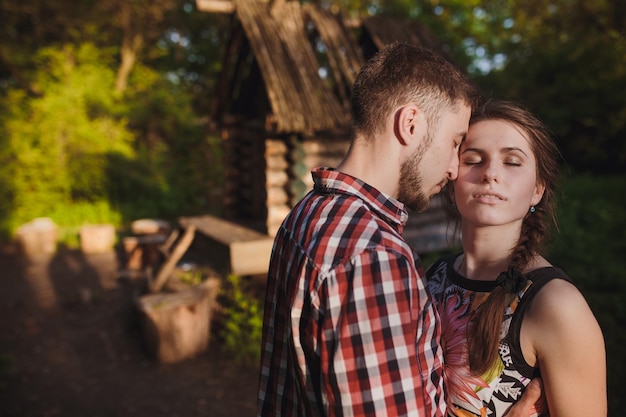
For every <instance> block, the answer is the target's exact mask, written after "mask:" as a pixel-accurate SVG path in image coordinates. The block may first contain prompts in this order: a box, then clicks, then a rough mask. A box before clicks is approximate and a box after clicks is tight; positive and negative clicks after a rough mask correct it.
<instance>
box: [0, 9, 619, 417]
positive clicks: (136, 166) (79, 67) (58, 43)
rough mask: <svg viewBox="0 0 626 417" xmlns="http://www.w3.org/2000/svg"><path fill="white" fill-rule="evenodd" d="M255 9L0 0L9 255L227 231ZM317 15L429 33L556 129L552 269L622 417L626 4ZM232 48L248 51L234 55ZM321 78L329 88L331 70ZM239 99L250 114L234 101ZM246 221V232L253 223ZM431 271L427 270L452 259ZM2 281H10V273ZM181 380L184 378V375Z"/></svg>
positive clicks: (246, 341) (1, 353)
mask: <svg viewBox="0 0 626 417" xmlns="http://www.w3.org/2000/svg"><path fill="white" fill-rule="evenodd" d="M249 1H250V0H247V1H240V0H238V1H235V2H229V1H226V0H214V1H210V0H199V1H198V2H197V3H196V2H194V1H186V0H153V1H143V0H109V1H106V2H103V1H94V0H85V1H79V2H76V1H68V0H45V1H44V0H20V1H14V0H1V1H0V22H1V23H0V196H1V198H0V242H1V243H2V244H10V243H11V242H12V241H14V239H15V236H16V233H17V231H18V230H19V228H20V227H21V226H23V225H24V224H26V223H28V222H31V221H32V220H33V219H37V218H42V217H44V218H49V219H51V220H52V221H53V222H54V223H55V225H56V226H58V230H59V235H58V242H59V244H60V245H63V246H64V247H66V248H70V249H71V248H75V247H78V245H79V238H78V230H79V229H80V227H81V226H83V225H85V224H113V225H114V226H115V227H116V228H117V229H118V230H123V229H124V228H126V227H128V225H129V224H130V223H131V222H132V221H133V220H136V219H141V218H159V219H166V220H172V219H176V218H178V217H179V216H194V215H200V214H211V215H214V216H217V217H228V216H229V213H230V210H231V208H230V207H229V206H228V204H227V203H225V201H226V200H225V198H224V197H225V196H227V195H228V193H229V192H230V191H229V190H225V186H224V184H225V179H228V178H229V175H231V173H229V171H230V170H232V168H233V167H237V166H239V165H238V164H240V161H235V162H233V161H232V160H229V158H228V157H226V156H227V152H226V151H225V148H224V143H225V142H226V141H227V139H228V138H227V137H225V136H224V134H223V130H220V124H221V123H223V122H224V114H225V113H224V106H225V104H224V103H227V104H228V105H230V106H231V107H230V109H233V108H236V107H237V106H240V107H241V105H242V103H244V104H247V105H249V106H250V108H252V109H253V110H254V109H256V111H257V112H258V111H265V110H267V108H268V104H267V103H265V102H257V101H258V97H259V96H258V95H251V96H248V98H247V101H246V96H245V95H243V96H242V94H241V91H240V89H241V88H243V87H242V86H246V84H245V79H246V77H249V78H248V79H252V77H253V75H254V73H255V71H256V75H257V76H258V72H259V71H258V67H256V66H254V65H252V66H251V68H252V69H251V70H250V72H249V73H247V75H246V74H243V75H240V78H241V79H243V80H244V81H241V82H239V84H236V83H234V84H228V88H227V87H226V86H225V84H224V80H225V78H224V72H225V71H226V70H228V69H229V68H241V67H243V66H245V65H248V66H250V65H251V64H250V60H252V59H253V58H251V56H252V55H250V54H244V53H241V50H242V49H245V45H244V47H241V45H242V44H241V41H239V43H237V42H234V41H233V37H234V36H235V35H237V34H238V33H240V28H239V26H238V25H239V23H238V20H237V13H236V10H237V8H238V7H239V8H240V9H241V10H243V7H244V4H247V2H249ZM282 3H285V2H284V1H279V0H273V1H272V2H269V3H262V4H264V5H266V6H267V7H270V6H275V5H280V4H282ZM287 3H289V2H287ZM306 4H313V5H315V6H317V7H319V8H320V9H321V10H324V11H325V12H327V13H329V14H331V15H333V16H341V19H342V21H343V22H344V23H345V27H347V28H348V32H350V31H351V33H352V34H353V35H354V36H355V39H360V36H361V35H362V34H361V33H360V32H359V31H362V30H363V29H360V26H359V25H358V24H354V23H353V22H355V21H357V22H358V21H359V20H360V19H365V18H372V17H376V16H385V17H401V18H402V19H409V21H412V22H416V24H419V25H420V27H423V28H425V30H428V32H429V33H430V35H431V36H432V39H436V45H437V48H438V49H439V50H440V51H441V52H442V53H444V54H445V55H446V56H448V57H449V58H450V59H451V60H452V61H453V62H455V63H456V64H457V65H459V66H460V67H462V68H463V69H464V70H466V71H467V73H468V74H469V75H470V76H471V78H472V79H473V80H474V81H475V82H476V84H477V85H479V86H480V88H481V89H482V91H483V92H484V93H485V94H487V95H492V96H498V97H503V98H509V99H513V100H516V101H518V102H520V103H522V104H524V105H525V106H526V107H528V108H530V109H531V110H532V111H533V112H534V113H535V114H536V115H537V116H539V117H540V118H541V119H542V120H543V121H544V122H545V123H546V124H547V125H548V126H549V127H550V128H551V129H552V131H553V133H554V135H555V138H556V140H557V143H558V145H559V148H560V150H561V152H562V154H563V167H562V168H563V182H562V185H561V188H560V196H559V211H558V220H559V233H558V235H557V236H556V238H555V239H554V242H553V243H551V245H550V247H549V251H548V258H549V259H550V260H551V261H552V262H553V263H554V264H557V265H559V266H561V267H562V268H563V269H564V270H566V271H567V272H568V273H569V274H570V275H571V276H572V278H573V279H574V281H575V282H576V283H577V285H578V286H579V288H580V289H581V290H582V291H583V293H584V294H585V296H586V297H587V299H588V301H589V303H590V305H591V307H592V309H593V311H594V313H595V314H596V316H597V318H598V320H599V322H600V324H601V326H602V329H603V331H604V334H605V339H606V344H607V360H608V378H609V414H610V415H614V414H616V413H618V410H622V409H624V408H625V407H626V403H625V399H624V397H623V395H622V392H623V388H620V387H621V386H622V381H623V380H624V379H625V378H626V361H625V359H624V356H623V354H622V352H623V349H622V348H623V346H624V345H626V303H624V301H623V300H624V299H625V297H626V261H625V258H624V255H623V254H624V253H625V252H626V238H625V232H624V231H625V230H626V212H625V209H624V205H623V201H624V197H623V194H624V192H626V95H625V94H624V91H626V2H624V1H612V0H581V1H576V2H572V1H569V0H523V1H522V0H493V1H484V0H481V1H478V0H440V1H439V0H380V1H367V0H345V1H318V2H302V5H303V6H304V5H306ZM238 28H239V29H238ZM233 45H240V46H239V48H240V49H238V51H239V52H238V53H236V54H235V53H233V49H232V48H233ZM314 46H315V48H316V51H317V52H318V53H319V55H320V56H323V55H324V52H325V51H326V50H327V47H326V46H325V45H324V44H323V42H320V41H319V40H316V42H314ZM229 48H230V49H229ZM317 73H318V74H319V77H320V78H321V79H326V78H327V77H330V75H328V74H329V68H328V67H325V66H324V65H322V66H320V67H319V68H318V69H317ZM266 82H267V80H266ZM231 87H232V89H229V88H231ZM246 87H247V88H249V87H250V86H246ZM260 88H261V87H260ZM267 89H268V91H269V92H271V91H270V88H269V87H267ZM295 93H297V91H296V92H295ZM235 96H237V97H239V101H238V102H237V103H229V101H228V99H229V97H235ZM218 99H219V100H218ZM231 101H232V100H231ZM259 109H260V110H259ZM270 119H271V118H270ZM270 119H267V120H265V123H266V124H267V123H270V124H271V123H272V120H270ZM279 122H280V121H279ZM295 140H296V141H297V140H298V138H297V137H296V138H295ZM242 160H245V158H243V159H242ZM301 186H302V185H301ZM301 191H302V190H301ZM292 197H293V196H292ZM241 213H243V214H241ZM241 213H239V214H240V216H239V217H243V219H242V220H244V221H245V220H246V219H245V217H246V212H245V211H243V212H241ZM267 215H268V213H265V214H264V217H267ZM249 216H251V217H254V213H252V214H249ZM252 220H256V219H254V218H253V219H252ZM262 231H267V230H262ZM423 255H424V259H425V263H426V264H428V262H432V261H433V260H434V259H435V258H436V256H437V255H439V253H438V252H433V251H424V253H423ZM7 256H8V257H12V256H13V254H12V252H9V253H8V255H7ZM7 259H8V258H7ZM7 262H9V261H7ZM3 279H5V280H6V279H7V278H6V273H5V276H3V272H2V271H0V280H3ZM238 296H241V294H239V295H238ZM8 297H9V295H8V294H7V293H6V292H4V293H0V299H1V300H2V302H3V304H2V305H3V306H5V307H6V306H9V307H7V308H6V311H4V313H6V314H9V315H10V314H12V312H14V304H11V303H12V301H11V300H8V299H7V298H8ZM245 297H247V298H246V299H245V300H244V299H238V300H239V301H238V302H239V303H240V305H241V306H243V307H242V309H243V310H242V311H244V312H245V314H246V315H245V317H243V318H242V316H238V317H235V318H233V321H232V323H230V324H232V325H233V326H234V327H237V326H238V325H241V326H244V325H245V326H252V328H254V329H255V330H254V331H247V330H246V331H245V332H244V331H241V330H240V331H239V332H237V331H234V332H235V333H231V336H232V334H236V335H237V337H241V339H236V340H235V341H234V342H233V341H231V347H233V349H234V352H235V353H234V354H232V355H230V356H229V353H228V352H226V353H224V355H225V356H226V357H231V356H232V357H239V356H246V355H248V356H249V355H252V359H244V360H242V361H235V362H234V363H236V365H234V366H247V367H248V369H249V368H250V367H252V368H254V365H250V364H254V363H255V357H254V356H255V352H256V351H257V350H256V349H254V347H255V346H257V345H255V344H256V343H259V342H258V335H259V332H258V326H259V323H258V316H259V314H260V312H259V311H258V301H259V296H258V294H256V295H255V294H254V292H250V293H247V295H245ZM3 298H4V299H3ZM250 305H256V306H257V307H254V308H252V307H250ZM241 314H243V313H241ZM10 322H11V318H10V317H5V318H4V321H2V326H3V327H2V328H0V330H2V331H3V333H5V332H4V331H8V330H9V326H10V324H8V323H10ZM254 326H257V327H254ZM225 327H227V326H225ZM10 331H13V330H10ZM243 333H245V334H243ZM226 339H227V337H225V338H224V340H226ZM11 340H13V339H0V396H1V395H2V394H3V391H4V393H5V395H7V394H6V393H7V392H15V391H11V386H12V385H13V384H16V381H18V380H19V381H22V382H20V383H22V384H23V385H24V386H28V383H27V382H24V378H22V379H20V375H21V373H23V368H20V366H19V364H20V360H18V358H17V357H16V353H14V352H13V351H12V350H11V349H10V347H11V346H12V345H11ZM243 345H245V346H246V348H245V349H243V348H242V346H243ZM237 346H239V351H237V349H238V348H237ZM250 346H252V347H253V348H252V349H250ZM249 351H251V352H252V353H250V352H249ZM218 356H219V355H218ZM219 357H220V358H222V356H219ZM242 363H243V364H244V365H242ZM246 363H247V365H246ZM186 366H189V365H186ZM185 369H187V368H185ZM187 370H189V369H187ZM252 371H254V369H252ZM176 372H177V373H178V374H179V375H180V377H181V378H184V377H185V373H184V370H182V369H181V370H177V371H176ZM251 374H252V375H253V374H254V372H251ZM252 391H254V390H252ZM20 392H21V391H20ZM13 400H14V401H17V400H15V399H13ZM24 401H26V400H24ZM233 402H236V401H233ZM252 403H254V401H252ZM86 407H87V406H86ZM94 407H97V406H94ZM0 410H2V406H1V405H0ZM11 410H13V411H12V413H15V414H11V413H10V414H7V415H79V414H71V413H70V414H68V413H67V412H66V413H63V408H59V409H57V412H56V413H55V412H54V409H52V411H50V410H48V411H49V412H48V413H46V412H44V411H41V413H40V414H28V413H26V414H17V413H18V412H17V411H15V410H20V408H19V407H17V406H15V407H14V408H12V409H11ZM58 410H61V411H58ZM83 410H84V409H83ZM194 410H195V411H194V412H197V413H198V414H197V415H218V414H216V413H211V412H207V411H206V408H202V407H200V408H198V409H197V410H196V409H194ZM198 410H200V411H198ZM202 410H204V411H202ZM226 411H228V410H226ZM226 411H225V412H226ZM203 413H204V414H203ZM251 413H252V412H251ZM0 414H2V413H1V412H0ZM131 414H132V413H128V414H127V415H131ZM158 414H159V412H156V411H154V412H152V415H158ZM231 414H232V413H231ZM2 415H4V414H2ZM93 415H124V413H119V412H117V411H112V410H111V411H110V412H109V413H108V414H107V413H102V414H97V413H94V414H93ZM136 415H142V414H141V413H139V414H136ZM162 415H176V413H175V412H173V411H172V410H169V411H164V412H163V414H162ZM180 415H189V414H184V413H183V414H180Z"/></svg>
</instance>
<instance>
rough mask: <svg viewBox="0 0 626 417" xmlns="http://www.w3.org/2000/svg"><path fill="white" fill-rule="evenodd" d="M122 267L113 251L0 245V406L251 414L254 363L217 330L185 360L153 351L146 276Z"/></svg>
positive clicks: (23, 411) (28, 413)
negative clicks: (144, 321)
mask: <svg viewBox="0 0 626 417" xmlns="http://www.w3.org/2000/svg"><path fill="white" fill-rule="evenodd" d="M118 269H119V260H118V256H117V254H116V253H115V252H113V251H112V252H110V253H104V254H92V255H84V254H82V252H81V251H79V250H68V249H61V250H58V251H57V253H56V254H54V255H39V256H37V257H32V258H25V257H23V256H21V255H20V254H19V253H17V252H16V251H15V249H14V248H12V247H2V248H0V416H1V417H43V416H46V417H47V416H63V417H90V416H93V417H127V416H128V417H130V416H140V417H144V416H145V417H161V416H168V417H173V416H180V417H192V416H215V417H219V416H230V417H244V416H246V417H247V416H252V415H254V414H255V407H256V385H257V369H256V368H254V367H246V366H243V365H240V364H238V363H236V362H235V361H234V360H232V359H231V358H230V357H229V356H228V355H226V354H225V353H224V352H223V351H222V350H221V349H220V345H219V341H218V340H217V339H216V338H212V339H211V342H210V344H209V350H208V352H205V353H203V354H201V355H199V356H198V357H196V358H193V359H189V360H186V361H184V362H180V363H176V364H170V365H163V364H159V363H157V362H156V361H154V360H152V359H151V358H150V357H149V356H148V354H147V353H146V351H145V350H144V347H143V341H142V337H141V333H140V329H141V328H140V322H139V320H138V315H137V313H136V310H135V308H134V300H135V297H136V296H137V295H138V293H139V286H138V284H137V282H135V281H133V280H124V279H119V278H118V273H117V271H118Z"/></svg>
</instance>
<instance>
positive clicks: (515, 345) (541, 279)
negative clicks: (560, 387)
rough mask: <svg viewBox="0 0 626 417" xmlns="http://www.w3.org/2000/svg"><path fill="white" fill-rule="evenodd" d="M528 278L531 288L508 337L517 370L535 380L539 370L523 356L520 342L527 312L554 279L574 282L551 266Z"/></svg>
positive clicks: (535, 272)
mask: <svg viewBox="0 0 626 417" xmlns="http://www.w3.org/2000/svg"><path fill="white" fill-rule="evenodd" d="M526 277H527V278H528V279H529V280H530V281H531V282H532V284H531V285H530V287H528V289H527V290H526V292H524V294H523V295H522V298H521V300H520V301H519V304H518V306H517V308H516V309H515V313H514V314H513V317H512V318H511V325H510V327H509V333H508V335H507V337H508V341H509V347H510V349H511V358H512V359H513V363H514V365H515V368H516V369H517V370H518V372H519V373H521V374H522V375H524V376H525V377H527V378H533V377H535V376H539V368H538V367H537V368H535V367H533V366H530V365H529V364H528V363H527V362H526V360H525V359H524V355H523V354H522V345H521V342H520V334H521V329H522V321H523V319H524V315H525V313H526V311H527V310H528V309H529V308H530V305H531V303H532V301H533V299H534V298H535V296H536V295H537V293H538V292H539V291H540V290H541V289H542V288H543V287H544V285H546V284H547V283H548V282H550V281H552V280H553V279H564V280H566V281H568V282H572V280H571V278H570V277H569V276H568V275H567V274H566V273H565V272H564V271H563V270H562V269H560V268H557V267H554V266H550V267H545V268H539V269H536V270H534V271H530V272H528V273H527V274H526Z"/></svg>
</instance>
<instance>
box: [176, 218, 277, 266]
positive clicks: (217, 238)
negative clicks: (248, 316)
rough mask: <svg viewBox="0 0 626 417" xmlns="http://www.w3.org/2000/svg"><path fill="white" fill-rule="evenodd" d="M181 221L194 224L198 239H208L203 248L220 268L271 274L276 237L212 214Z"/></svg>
mask: <svg viewBox="0 0 626 417" xmlns="http://www.w3.org/2000/svg"><path fill="white" fill-rule="evenodd" d="M178 222H179V224H180V225H181V226H182V227H183V228H188V227H190V226H194V227H195V229H196V235H197V237H196V240H200V239H198V238H204V239H202V240H204V242H200V243H204V244H202V248H201V250H202V251H204V252H206V256H205V257H206V258H207V259H208V260H209V261H210V262H211V263H212V264H213V265H214V267H215V268H216V269H218V270H222V271H226V272H228V273H232V274H236V275H260V274H266V273H267V269H268V267H269V261H270V255H271V253H272V245H273V244H274V238H273V237H271V236H269V235H265V234H263V233H259V232H257V231H255V230H252V229H249V228H247V227H244V226H241V225H238V224H235V223H233V222H230V221H227V220H224V219H220V218H218V217H215V216H210V215H204V216H194V217H180V218H179V219H178ZM198 235H200V236H198ZM194 243H195V242H194ZM203 256H204V254H203Z"/></svg>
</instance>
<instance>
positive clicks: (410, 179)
mask: <svg viewBox="0 0 626 417" xmlns="http://www.w3.org/2000/svg"><path fill="white" fill-rule="evenodd" d="M429 139H431V138H429V137H426V138H424V141H423V142H422V144H421V145H420V146H419V147H418V148H417V149H416V150H415V152H413V154H412V155H411V156H410V157H409V158H408V159H407V160H406V161H404V162H403V163H402V165H401V166H400V183H399V184H398V201H400V202H402V203H404V205H405V206H406V207H407V208H408V209H409V210H414V211H422V210H424V209H425V208H426V207H428V203H429V200H430V198H429V196H428V195H426V194H425V193H424V190H423V189H422V186H423V184H422V176H421V174H420V170H419V167H420V164H421V163H422V159H423V157H424V153H425V152H426V150H427V149H428V147H429V146H430V143H431V140H429Z"/></svg>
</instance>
